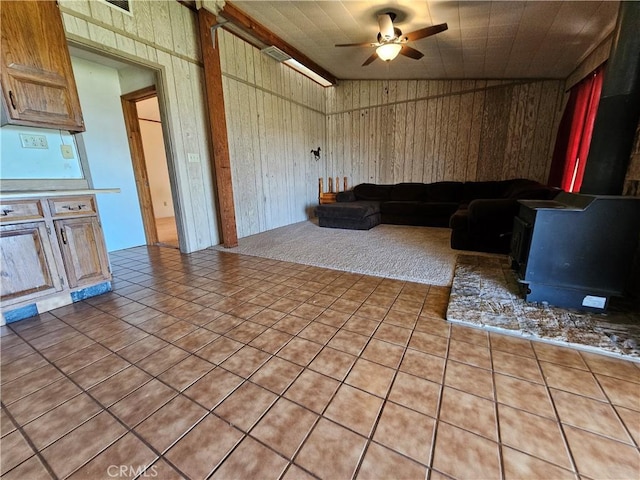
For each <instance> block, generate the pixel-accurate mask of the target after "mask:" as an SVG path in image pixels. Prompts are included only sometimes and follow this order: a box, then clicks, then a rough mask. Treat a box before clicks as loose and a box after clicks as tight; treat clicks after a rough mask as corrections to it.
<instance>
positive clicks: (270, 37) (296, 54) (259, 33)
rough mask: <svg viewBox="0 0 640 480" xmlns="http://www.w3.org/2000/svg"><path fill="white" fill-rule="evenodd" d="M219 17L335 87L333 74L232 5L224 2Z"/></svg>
mask: <svg viewBox="0 0 640 480" xmlns="http://www.w3.org/2000/svg"><path fill="white" fill-rule="evenodd" d="M220 16H222V17H224V18H225V19H226V20H229V22H231V23H233V24H234V25H235V26H236V27H238V28H239V29H241V30H242V31H243V32H246V33H248V34H249V35H252V36H254V37H255V38H256V39H258V40H259V41H261V42H263V43H265V44H266V45H273V46H275V47H278V48H279V49H280V50H282V51H283V52H285V53H286V54H288V55H289V56H290V57H291V58H293V59H295V60H297V61H298V62H300V63H302V64H303V65H304V66H306V67H307V68H309V69H311V70H313V71H314V72H316V73H317V74H318V75H320V76H321V77H323V78H324V79H325V80H327V81H329V82H331V83H332V84H334V85H336V84H337V83H338V79H337V78H336V77H335V76H334V75H333V74H331V73H329V72H328V71H326V70H325V69H324V68H322V67H321V66H320V65H318V64H317V63H316V62H314V61H313V60H311V59H310V58H309V57H307V56H306V55H305V54H304V53H302V52H300V51H299V50H297V49H296V48H294V47H292V46H291V45H289V44H288V43H287V42H285V41H284V40H282V39H281V38H280V37H278V36H277V35H276V34H274V33H273V32H272V31H271V30H269V29H268V28H267V27H265V26H264V25H262V24H260V23H259V22H257V21H256V20H254V19H253V18H251V17H250V16H249V15H247V14H246V13H244V12H243V11H241V10H239V9H238V8H237V7H235V6H234V5H233V4H231V3H229V2H225V4H224V8H223V9H222V10H221V11H220Z"/></svg>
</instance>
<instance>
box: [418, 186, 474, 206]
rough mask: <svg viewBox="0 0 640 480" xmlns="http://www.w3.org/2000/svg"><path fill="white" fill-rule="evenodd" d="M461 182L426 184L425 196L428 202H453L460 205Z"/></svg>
mask: <svg viewBox="0 0 640 480" xmlns="http://www.w3.org/2000/svg"><path fill="white" fill-rule="evenodd" d="M463 185H464V184H463V183H462V182H436V183H428V184H426V187H427V192H426V193H427V196H426V198H425V200H426V201H428V202H455V203H460V200H461V199H462V188H463Z"/></svg>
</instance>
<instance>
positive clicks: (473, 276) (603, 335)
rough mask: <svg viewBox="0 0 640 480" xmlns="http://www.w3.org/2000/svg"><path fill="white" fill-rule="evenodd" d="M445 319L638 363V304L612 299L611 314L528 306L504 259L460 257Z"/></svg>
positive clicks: (639, 338) (506, 260) (535, 305)
mask: <svg viewBox="0 0 640 480" xmlns="http://www.w3.org/2000/svg"><path fill="white" fill-rule="evenodd" d="M636 303H637V302H636ZM447 320H449V321H452V322H461V323H466V324H472V325H477V326H481V327H485V328H489V329H494V330H500V331H501V332H503V333H513V334H515V335H521V336H525V337H528V338H538V339H540V340H546V341H551V342H554V343H559V344H565V345H567V344H569V345H572V346H576V347H583V348H587V349H591V350H594V349H595V350H599V351H602V352H607V353H614V354H619V355H623V356H625V357H637V358H640V309H639V308H638V305H637V304H635V305H630V304H629V302H625V301H623V300H622V299H612V300H611V302H610V306H609V309H608V311H607V312H605V313H588V312H582V311H577V310H570V309H564V308H556V307H552V306H549V305H546V304H534V303H527V302H525V301H524V298H523V297H522V295H521V294H520V285H519V284H518V281H517V279H516V276H515V273H514V272H513V271H512V270H511V268H510V263H509V260H508V259H507V258H506V257H481V256H476V255H459V256H458V260H457V262H456V269H455V274H454V278H453V285H452V287H451V297H450V299H449V306H448V309H447Z"/></svg>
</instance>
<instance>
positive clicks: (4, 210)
mask: <svg viewBox="0 0 640 480" xmlns="http://www.w3.org/2000/svg"><path fill="white" fill-rule="evenodd" d="M11 212H13V210H9V209H8V208H7V209H3V210H2V214H1V215H2V216H3V217H6V216H7V215H9V214H10V213H11Z"/></svg>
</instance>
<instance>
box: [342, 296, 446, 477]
mask: <svg viewBox="0 0 640 480" xmlns="http://www.w3.org/2000/svg"><path fill="white" fill-rule="evenodd" d="M425 302H426V297H425ZM423 305H424V302H423ZM383 321H384V320H383ZM417 322H418V319H416V321H415V323H414V327H413V329H412V332H411V335H410V336H409V338H408V339H407V342H406V345H405V347H404V349H403V352H402V356H401V357H400V360H399V361H398V365H397V367H396V368H395V369H394V374H393V376H392V378H391V380H390V381H389V386H388V388H387V391H386V394H385V397H384V398H383V401H382V404H381V405H380V408H379V410H378V413H377V416H376V418H375V420H374V422H373V426H372V428H371V431H370V433H369V435H368V436H367V441H366V443H365V447H364V449H363V452H362V455H361V458H360V461H359V462H358V465H357V467H356V470H355V472H354V474H353V477H352V478H354V479H355V477H356V476H357V475H358V473H359V471H360V468H362V462H363V461H364V457H365V456H366V454H367V452H368V450H369V448H370V446H371V444H372V443H375V444H376V445H381V446H382V447H384V448H387V449H389V450H391V451H393V452H394V453H396V454H398V455H400V456H402V457H404V458H407V459H408V460H411V461H412V462H416V463H418V464H420V465H423V466H424V467H425V479H428V477H429V468H430V467H429V465H426V464H424V463H422V462H419V461H418V460H416V459H415V458H412V457H410V456H408V455H406V454H404V453H402V452H398V451H397V450H395V449H393V448H391V447H389V446H387V445H384V444H382V443H379V442H376V441H375V440H374V439H373V437H374V435H375V432H376V430H377V428H378V425H379V423H380V420H381V418H382V412H383V411H384V409H385V407H386V406H387V404H388V402H389V401H390V400H389V395H390V394H391V389H392V388H393V385H394V384H395V381H396V378H397V377H398V374H399V373H400V367H401V366H402V362H403V361H404V357H405V355H406V353H407V350H408V349H409V343H411V338H412V337H413V333H414V332H415V327H416V324H417ZM381 324H382V321H381V322H380V325H381ZM371 339H373V335H372V336H371ZM403 373H405V374H408V373H407V372H403ZM409 375H411V374H409ZM417 378H421V377H417ZM425 380H426V379H425ZM443 380H444V378H443ZM356 388H357V387H356ZM393 403H395V402H393ZM406 408H409V407H406ZM410 410H412V411H415V412H417V411H416V410H413V409H410ZM417 413H420V414H421V415H425V416H429V415H426V414H424V413H422V412H417ZM434 420H435V419H434Z"/></svg>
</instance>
